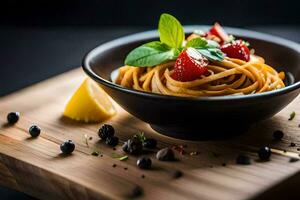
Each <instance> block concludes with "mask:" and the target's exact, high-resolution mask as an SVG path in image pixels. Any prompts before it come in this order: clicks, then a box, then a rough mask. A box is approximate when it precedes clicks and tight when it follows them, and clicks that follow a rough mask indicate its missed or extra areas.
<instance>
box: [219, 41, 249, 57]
mask: <svg viewBox="0 0 300 200" xmlns="http://www.w3.org/2000/svg"><path fill="white" fill-rule="evenodd" d="M221 51H222V52H223V53H225V54H226V55H227V56H228V57H229V58H238V59H240V60H244V61H246V62H248V61H249V60H250V50H249V49H248V47H247V46H246V45H245V43H244V42H243V41H242V40H235V41H233V42H232V43H227V44H224V45H222V46H221Z"/></svg>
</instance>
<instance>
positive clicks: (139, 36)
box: [82, 25, 300, 101]
mask: <svg viewBox="0 0 300 200" xmlns="http://www.w3.org/2000/svg"><path fill="white" fill-rule="evenodd" d="M209 27H210V26H208V25H190V26H184V30H185V33H187V32H193V31H194V30H197V29H200V30H208V28H209ZM224 28H225V30H226V31H227V32H228V33H231V34H233V35H237V36H241V37H247V38H253V39H258V40H262V41H267V42H270V43H275V44H279V45H282V46H286V47H288V48H290V49H293V50H295V51H297V52H298V54H300V44H298V43H296V42H293V41H290V40H288V39H284V38H281V37H278V36H273V35H270V34H265V33H260V32H256V31H252V30H247V29H240V28H232V27H224ZM153 37H158V32H157V30H149V31H143V32H140V33H134V34H131V35H128V36H123V37H120V38H117V39H114V40H112V41H109V42H106V43H104V44H101V45H99V46H97V47H95V48H93V49H92V50H90V51H89V52H87V53H86V54H85V55H84V57H83V59H82V68H83V70H84V72H85V73H86V74H87V75H88V76H89V77H91V78H92V79H94V80H95V81H97V82H99V83H101V84H103V85H105V86H107V87H110V88H112V89H116V90H121V91H123V92H126V93H129V94H134V95H139V96H144V97H151V98H159V99H166V100H181V101H182V100H188V101H195V100H196V101H233V100H246V99H247V100H249V99H254V98H255V99H257V98H267V97H273V96H278V95H282V94H286V93H289V92H291V91H294V90H296V89H298V88H300V81H297V82H296V83H293V84H292V85H289V86H286V87H284V88H281V89H277V90H272V91H268V92H263V93H259V94H249V95H236V96H235V95H227V96H213V97H205V96H204V97H180V96H171V95H164V94H156V93H151V92H143V91H138V90H133V89H129V88H125V87H122V86H120V85H118V84H115V83H113V82H111V81H109V80H107V79H104V78H102V77H101V76H99V75H98V74H96V73H95V72H94V71H93V70H92V68H91V66H90V64H89V62H90V60H92V58H93V57H95V56H96V55H99V54H101V53H103V52H105V51H107V50H109V49H111V48H114V47H117V46H119V45H124V44H129V43H131V42H136V41H140V40H147V39H151V38H153Z"/></svg>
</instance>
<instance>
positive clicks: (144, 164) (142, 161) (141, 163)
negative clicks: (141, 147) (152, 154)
mask: <svg viewBox="0 0 300 200" xmlns="http://www.w3.org/2000/svg"><path fill="white" fill-rule="evenodd" d="M151 164H152V161H151V159H150V158H146V157H142V158H139V159H138V160H137V162H136V165H137V166H138V167H139V168H141V169H149V168H151Z"/></svg>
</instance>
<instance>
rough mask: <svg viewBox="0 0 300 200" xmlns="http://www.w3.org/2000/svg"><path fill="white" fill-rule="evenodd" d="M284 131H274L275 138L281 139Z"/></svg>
mask: <svg viewBox="0 0 300 200" xmlns="http://www.w3.org/2000/svg"><path fill="white" fill-rule="evenodd" d="M283 135H284V133H283V132H282V131H280V130H277V131H274V132H273V138H274V140H281V139H282V138H283Z"/></svg>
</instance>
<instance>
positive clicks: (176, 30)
mask: <svg viewBox="0 0 300 200" xmlns="http://www.w3.org/2000/svg"><path fill="white" fill-rule="evenodd" d="M158 32H159V37H160V41H161V42H162V43H165V44H167V45H168V46H170V47H173V48H180V47H181V46H182V42H183V41H184V37H185V36H184V30H183V27H182V25H181V24H180V22H179V21H178V20H177V19H176V18H175V17H173V16H172V15H169V14H166V13H164V14H162V15H161V16H160V19H159V23H158Z"/></svg>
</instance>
